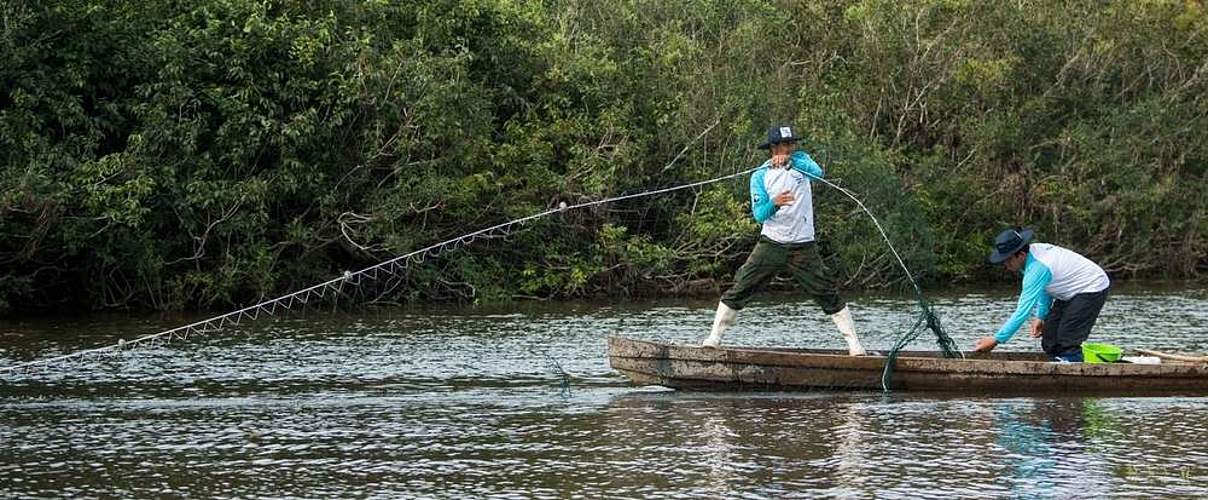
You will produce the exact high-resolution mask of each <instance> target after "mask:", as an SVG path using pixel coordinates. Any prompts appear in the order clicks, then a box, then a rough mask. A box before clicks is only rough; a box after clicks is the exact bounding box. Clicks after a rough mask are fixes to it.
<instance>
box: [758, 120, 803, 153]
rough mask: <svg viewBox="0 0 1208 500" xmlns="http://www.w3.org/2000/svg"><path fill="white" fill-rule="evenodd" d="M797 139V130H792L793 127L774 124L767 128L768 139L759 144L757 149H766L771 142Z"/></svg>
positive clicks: (777, 142) (794, 140) (776, 142)
mask: <svg viewBox="0 0 1208 500" xmlns="http://www.w3.org/2000/svg"><path fill="white" fill-rule="evenodd" d="M798 139H799V137H798V136H797V131H796V130H793V127H791V126H789V125H776V126H775V127H772V128H769V129H768V140H766V141H764V142H763V144H760V145H759V149H768V148H770V147H772V145H773V144H780V143H782V142H797V140H798Z"/></svg>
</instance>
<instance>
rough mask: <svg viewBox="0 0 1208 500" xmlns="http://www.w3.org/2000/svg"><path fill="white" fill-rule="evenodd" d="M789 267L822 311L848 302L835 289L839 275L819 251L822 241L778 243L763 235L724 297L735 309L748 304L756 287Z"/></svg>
mask: <svg viewBox="0 0 1208 500" xmlns="http://www.w3.org/2000/svg"><path fill="white" fill-rule="evenodd" d="M784 270H788V271H789V273H790V274H791V275H792V276H793V281H796V282H797V285H798V286H800V287H801V288H804V289H805V291H806V292H807V293H809V294H810V295H812V296H813V297H814V302H817V303H818V305H819V306H820V307H822V311H823V312H825V313H826V314H834V313H837V312H839V311H842V310H843V308H844V307H846V306H847V304H846V303H844V302H843V298H841V297H839V292H838V291H837V290H835V279H834V276H832V274H831V271H830V269H828V268H827V267H826V266H825V265H824V264H823V263H822V257H820V256H819V255H818V244H817V243H814V242H812V241H811V242H808V243H792V244H785V243H776V242H775V241H772V240H770V239H768V238H766V237H760V238H759V243H756V244H755V249H754V250H752V251H751V255H750V256H749V257H747V261H746V262H745V263H744V264H743V265H742V267H740V268H738V272H737V273H735V274H734V286H732V287H730V289H729V290H726V293H723V294H722V295H721V301H722V302H723V303H724V304H726V305H727V306H729V307H730V309H733V310H735V311H738V310H741V309H742V308H743V307H746V305H747V302H749V301H750V300H751V297H752V296H753V295H755V291H756V290H757V289H759V288H760V287H761V286H763V285H764V284H765V283H767V282H768V281H771V280H772V278H774V277H775V276H776V274H777V273H779V272H781V271H784Z"/></svg>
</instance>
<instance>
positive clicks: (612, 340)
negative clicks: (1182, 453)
mask: <svg viewBox="0 0 1208 500" xmlns="http://www.w3.org/2000/svg"><path fill="white" fill-rule="evenodd" d="M608 359H609V363H610V364H611V366H612V368H613V369H614V370H617V371H618V372H620V373H622V374H623V375H625V376H626V377H628V378H629V379H630V380H631V381H633V382H634V383H635V384H639V385H661V386H665V387H670V388H675V389H686V390H818V389H825V390H840V389H850V390H882V389H883V388H886V389H889V390H895V391H939V392H963V393H984V394H995V395H999V394H1036V393H1059V394H1060V393H1064V394H1103V395H1196V396H1205V395H1208V364H1204V363H1198V364H1197V363H1164V364H1160V365H1141V364H1129V363H1112V364H1089V363H1054V362H1050V361H1048V360H1047V359H1046V358H1045V357H1044V356H1043V355H1041V354H1033V353H1004V352H999V353H977V354H976V355H969V357H967V358H965V359H948V358H943V357H941V356H940V355H939V354H938V353H935V352H920V351H904V352H902V353H901V354H900V355H899V356H898V358H897V360H896V361H895V364H894V367H893V371H892V377H889V378H888V379H887V380H884V381H883V380H882V377H883V375H884V373H885V363H886V360H887V358H886V357H884V356H858V357H857V356H848V355H847V353H846V352H844V351H835V350H820V349H789V348H751V347H745V348H744V347H724V348H718V349H715V348H706V347H699V346H687V345H675V344H666V343H660V342H651V341H645V340H636V339H630V338H626V337H618V336H613V337H609V338H608ZM883 382H885V383H886V384H887V387H885V386H883Z"/></svg>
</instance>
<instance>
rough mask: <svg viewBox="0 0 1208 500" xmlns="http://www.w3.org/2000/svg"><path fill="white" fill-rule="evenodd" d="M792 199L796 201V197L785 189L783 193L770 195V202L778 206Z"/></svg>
mask: <svg viewBox="0 0 1208 500" xmlns="http://www.w3.org/2000/svg"><path fill="white" fill-rule="evenodd" d="M794 201H797V198H794V197H793V192H792V191H785V192H783V193H780V194H778V195H776V196H773V197H772V204H774V205H776V206H778V207H783V206H785V205H788V204H790V203H792V202H794Z"/></svg>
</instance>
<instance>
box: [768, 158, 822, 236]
mask: <svg viewBox="0 0 1208 500" xmlns="http://www.w3.org/2000/svg"><path fill="white" fill-rule="evenodd" d="M789 159H790V161H789V163H788V165H787V166H786V167H787V168H782V167H773V166H772V164H771V160H768V161H765V162H763V165H760V167H759V169H758V170H756V171H755V173H754V174H753V175H751V215H752V216H754V217H755V221H756V222H758V223H760V224H762V225H763V229H762V230H761V231H760V234H762V235H764V236H767V237H768V238H771V239H772V240H773V241H777V242H780V243H801V242H806V241H813V239H814V206H813V205H814V203H813V194H812V192H811V189H810V181H809V180H810V178H811V177H812V178H817V179H821V178H822V175H823V174H822V167H820V166H818V164H817V163H816V162H814V159H813V158H810V156H809V155H808V154H806V153H805V152H804V151H794V152H793V153H792V154H791V155H789ZM785 191H787V192H790V193H792V194H793V198H794V201H793V202H792V203H789V204H787V205H782V206H779V207H777V206H776V204H775V202H773V201H772V195H771V194H770V193H777V194H779V193H782V192H785Z"/></svg>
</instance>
